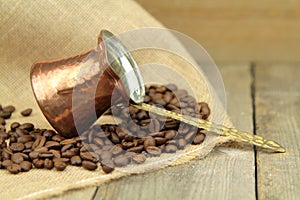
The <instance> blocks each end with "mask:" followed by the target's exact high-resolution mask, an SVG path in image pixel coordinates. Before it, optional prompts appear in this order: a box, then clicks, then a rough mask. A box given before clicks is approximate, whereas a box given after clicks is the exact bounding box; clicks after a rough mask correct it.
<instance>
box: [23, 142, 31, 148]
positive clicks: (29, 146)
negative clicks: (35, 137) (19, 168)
mask: <svg viewBox="0 0 300 200" xmlns="http://www.w3.org/2000/svg"><path fill="white" fill-rule="evenodd" d="M32 144H33V141H30V142H26V143H25V144H24V146H25V149H31V147H32Z"/></svg>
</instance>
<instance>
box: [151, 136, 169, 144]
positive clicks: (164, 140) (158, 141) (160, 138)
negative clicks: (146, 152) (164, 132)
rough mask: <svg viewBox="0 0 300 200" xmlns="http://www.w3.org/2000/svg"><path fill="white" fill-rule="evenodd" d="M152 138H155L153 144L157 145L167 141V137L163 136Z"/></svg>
mask: <svg viewBox="0 0 300 200" xmlns="http://www.w3.org/2000/svg"><path fill="white" fill-rule="evenodd" d="M154 140H155V144H156V145H158V146H159V145H163V144H165V143H166V141H167V139H166V138H163V137H155V138H154Z"/></svg>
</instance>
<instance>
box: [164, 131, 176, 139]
mask: <svg viewBox="0 0 300 200" xmlns="http://www.w3.org/2000/svg"><path fill="white" fill-rule="evenodd" d="M177 134H178V133H177V131H175V130H168V131H166V133H165V138H166V139H167V140H172V139H173V138H174V137H176V136H177Z"/></svg>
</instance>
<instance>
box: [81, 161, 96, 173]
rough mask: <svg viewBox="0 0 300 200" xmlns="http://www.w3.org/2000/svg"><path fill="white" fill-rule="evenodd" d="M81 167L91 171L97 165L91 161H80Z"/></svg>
mask: <svg viewBox="0 0 300 200" xmlns="http://www.w3.org/2000/svg"><path fill="white" fill-rule="evenodd" d="M82 167H83V168H85V169H87V170H90V171H93V170H96V169H97V167H98V166H97V164H95V163H93V162H91V161H87V160H84V161H82Z"/></svg>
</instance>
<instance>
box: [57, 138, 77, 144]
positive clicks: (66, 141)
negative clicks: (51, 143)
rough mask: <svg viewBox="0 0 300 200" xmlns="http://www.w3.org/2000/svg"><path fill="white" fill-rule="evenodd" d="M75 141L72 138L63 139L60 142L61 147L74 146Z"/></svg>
mask: <svg viewBox="0 0 300 200" xmlns="http://www.w3.org/2000/svg"><path fill="white" fill-rule="evenodd" d="M76 142H77V141H76V140H75V139H74V138H70V139H64V140H62V141H61V142H60V144H61V145H66V144H75V143H76Z"/></svg>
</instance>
